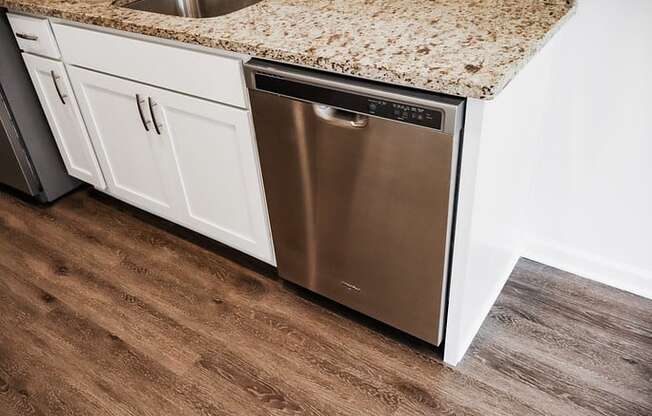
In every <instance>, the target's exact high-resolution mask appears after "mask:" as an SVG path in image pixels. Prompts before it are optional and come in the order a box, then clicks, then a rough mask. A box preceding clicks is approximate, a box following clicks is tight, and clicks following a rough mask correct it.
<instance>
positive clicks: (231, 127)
mask: <svg viewBox="0 0 652 416" xmlns="http://www.w3.org/2000/svg"><path fill="white" fill-rule="evenodd" d="M150 94H151V95H150V97H149V100H151V104H152V114H153V117H154V119H155V120H157V123H159V124H160V127H156V128H158V129H159V132H160V134H161V138H162V139H163V140H164V141H166V142H169V143H171V144H172V147H173V150H174V160H175V163H176V170H177V171H178V178H179V182H180V183H179V186H180V190H181V199H182V201H183V205H184V208H183V211H184V212H183V215H184V221H185V222H186V223H187V225H188V226H189V227H191V228H193V229H195V230H197V231H198V232H200V233H202V234H205V235H207V236H209V237H212V238H214V239H216V240H219V241H221V242H223V243H225V244H227V245H229V246H231V247H235V248H237V249H239V250H242V251H244V252H246V253H250V254H253V255H255V256H257V257H259V258H262V259H265V260H268V261H270V260H272V259H273V254H272V244H271V236H270V233H269V226H268V222H267V210H266V205H265V198H264V194H263V187H262V180H261V175H260V170H259V163H258V152H257V150H256V145H255V139H254V135H253V129H252V127H251V126H252V123H251V119H250V113H249V111H246V110H240V109H236V108H232V107H228V106H225V105H221V104H216V103H212V102H210V101H206V100H201V99H197V98H191V97H188V96H185V95H181V94H176V93H172V92H168V91H164V90H157V91H153V92H151V93H150Z"/></svg>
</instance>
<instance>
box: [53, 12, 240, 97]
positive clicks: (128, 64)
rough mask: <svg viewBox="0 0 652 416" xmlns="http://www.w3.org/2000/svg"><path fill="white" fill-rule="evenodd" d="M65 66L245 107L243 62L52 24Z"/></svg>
mask: <svg viewBox="0 0 652 416" xmlns="http://www.w3.org/2000/svg"><path fill="white" fill-rule="evenodd" d="M52 28H53V30H54V33H55V35H56V37H57V41H58V42H59V46H60V48H61V53H62V55H63V58H64V60H65V62H66V63H68V64H73V65H76V66H81V67H84V68H89V69H94V70H97V71H102V72H104V73H107V74H114V75H118V76H120V77H123V78H128V79H132V80H134V81H139V82H144V83H147V84H150V85H157V86H161V87H164V88H167V89H169V90H173V91H180V92H183V93H187V94H190V95H194V96H196V97H202V98H206V99H209V100H214V101H219V102H223V103H226V104H230V105H234V106H237V107H242V108H246V107H247V98H246V97H247V88H246V87H245V84H244V81H243V79H242V61H241V60H240V59H236V58H228V57H225V56H218V55H213V54H210V53H203V52H198V51H194V50H190V49H184V48H179V47H174V46H168V45H160V44H157V43H153V42H149V41H145V40H139V39H132V38H129V37H125V36H121V35H116V34H111V33H103V32H99V31H96V30H90V29H82V28H79V27H73V26H68V25H65V24H59V23H54V24H53V25H52Z"/></svg>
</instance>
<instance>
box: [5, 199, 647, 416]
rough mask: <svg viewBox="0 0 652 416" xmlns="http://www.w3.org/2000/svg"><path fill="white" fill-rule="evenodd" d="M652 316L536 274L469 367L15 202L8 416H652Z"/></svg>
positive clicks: (184, 249) (339, 314)
mask: <svg viewBox="0 0 652 416" xmlns="http://www.w3.org/2000/svg"><path fill="white" fill-rule="evenodd" d="M651 315H652V302H650V301H648V300H644V299H642V298H639V297H636V296H634V295H631V294H627V293H624V292H620V291H617V290H614V289H611V288H608V287H605V286H602V285H599V284H596V283H593V282H590V281H587V280H584V279H580V278H578V277H575V276H572V275H569V274H566V273H562V272H559V271H557V270H555V269H552V268H549V267H546V266H542V265H540V264H537V263H533V262H530V261H525V260H524V261H521V262H520V263H519V265H518V268H517V270H516V271H515V272H514V274H513V276H512V277H511V279H510V281H509V283H508V284H507V286H506V287H505V289H504V291H503V293H502V295H501V296H500V298H499V300H498V303H497V304H496V306H495V307H494V308H493V310H492V311H491V314H490V316H489V318H488V319H487V320H486V321H485V323H484V325H483V327H482V329H481V331H480V334H479V336H478V337H477V339H476V340H475V342H474V344H473V346H472V347H471V349H470V351H469V352H468V354H467V356H466V357H465V359H464V360H463V362H462V363H461V364H460V365H459V366H458V367H456V368H449V367H446V366H444V365H442V363H441V361H440V359H439V354H440V353H439V352H438V351H436V350H433V349H431V348H429V347H428V346H427V345H424V344H423V343H420V342H418V341H415V340H413V339H410V338H409V337H407V336H403V335H400V334H399V333H397V332H396V331H392V330H390V329H388V328H387V327H384V326H382V325H380V324H377V323H374V322H373V321H371V320H369V319H365V318H362V317H360V316H359V315H357V314H355V313H352V312H350V311H347V310H345V309H343V308H341V307H338V306H336V305H334V304H333V303H330V302H328V301H325V300H323V299H321V298H318V297H316V296H312V295H310V294H308V293H306V292H305V291H302V290H300V289H298V288H296V287H294V286H290V285H288V284H283V283H282V282H281V281H280V280H278V279H277V278H275V277H274V275H273V270H271V269H269V268H266V267H264V266H262V265H261V264H259V263H256V262H254V261H252V260H250V259H248V258H246V257H244V256H238V255H237V254H235V253H234V252H232V251H230V250H228V249H225V248H223V247H220V246H219V245H217V244H213V243H210V242H208V240H206V239H203V238H200V237H195V236H193V235H192V234H191V233H189V232H185V231H182V230H180V229H179V228H177V227H176V226H172V225H170V224H168V223H165V222H163V221H160V220H157V219H154V218H153V217H152V216H149V215H147V214H144V213H141V212H139V211H137V210H135V209H133V208H129V207H127V206H125V205H123V204H121V203H119V202H117V201H114V200H112V199H110V198H108V197H106V196H103V195H101V194H99V193H97V192H95V191H87V190H84V191H80V192H77V193H75V194H72V195H69V196H67V197H66V198H64V199H63V200H61V201H59V202H58V203H56V204H54V205H52V206H34V205H31V204H27V203H25V202H23V201H22V200H20V199H18V198H16V197H15V196H12V195H10V194H8V193H7V192H6V191H4V190H0V415H1V416H12V415H20V416H25V415H93V416H101V415H152V416H154V415H157V416H158V415H173V416H185V415H247V416H249V415H292V414H296V415H304V414H305V415H329V416H330V415H478V416H489V415H518V416H521V415H563V416H583V415H622V416H635V415H647V416H649V415H652V318H651Z"/></svg>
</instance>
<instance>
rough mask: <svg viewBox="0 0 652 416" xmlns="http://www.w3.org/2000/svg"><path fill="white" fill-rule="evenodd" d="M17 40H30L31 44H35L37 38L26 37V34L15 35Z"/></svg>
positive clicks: (32, 36)
mask: <svg viewBox="0 0 652 416" xmlns="http://www.w3.org/2000/svg"><path fill="white" fill-rule="evenodd" d="M16 37H17V38H21V39H25V40H31V41H32V42H36V41H37V40H38V36H36V35H28V34H26V33H18V32H17V33H16Z"/></svg>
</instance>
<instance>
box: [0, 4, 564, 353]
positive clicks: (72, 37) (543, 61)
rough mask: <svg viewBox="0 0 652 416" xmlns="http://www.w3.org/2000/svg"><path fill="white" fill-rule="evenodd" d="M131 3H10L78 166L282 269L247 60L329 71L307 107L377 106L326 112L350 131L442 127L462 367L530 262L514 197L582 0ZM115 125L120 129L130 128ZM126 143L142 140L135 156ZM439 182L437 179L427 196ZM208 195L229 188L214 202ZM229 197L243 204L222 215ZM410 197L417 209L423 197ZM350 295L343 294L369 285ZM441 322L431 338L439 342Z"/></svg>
mask: <svg viewBox="0 0 652 416" xmlns="http://www.w3.org/2000/svg"><path fill="white" fill-rule="evenodd" d="M130 4H131V3H130V2H129V1H127V0H124V1H119V2H116V4H114V3H112V2H110V1H106V0H77V1H69V0H45V1H42V0H41V1H35V0H0V7H5V8H7V9H8V11H9V13H10V20H11V23H12V26H13V27H14V29H16V28H17V27H22V28H23V29H24V31H26V33H25V34H24V35H25V36H32V35H30V34H29V33H27V32H29V31H30V30H32V31H37V32H38V31H41V32H39V33H40V36H41V37H36V38H33V40H30V39H29V38H22V39H21V38H20V36H18V35H19V33H18V32H17V31H16V30H15V33H16V36H18V38H19V39H18V41H19V44H20V45H21V48H23V51H24V59H25V62H26V63H27V65H28V68H29V69H30V75H31V76H32V79H33V81H34V83H35V85H37V90H38V92H39V97H40V98H41V102H42V103H48V102H50V101H49V98H48V94H49V93H51V94H54V92H55V90H54V89H52V91H50V92H48V90H47V88H50V87H43V85H45V83H49V82H50V81H49V80H48V79H46V77H47V76H48V74H56V79H55V81H54V84H53V85H54V86H56V92H57V93H58V94H59V97H60V98H61V97H62V94H67V95H65V100H64V98H61V101H62V102H63V104H69V106H68V107H67V108H65V109H63V110H62V109H58V108H54V107H51V108H49V109H48V108H47V105H46V104H44V106H45V107H46V108H45V111H46V115H48V117H49V121H50V122H51V125H59V124H60V123H59V120H61V119H65V120H68V121H67V123H68V124H66V126H68V128H69V129H71V131H68V132H66V131H59V132H58V133H56V132H55V136H56V138H57V140H58V142H57V143H58V144H59V146H60V149H63V150H62V155H63V157H64V161H65V162H66V167H67V168H68V172H69V173H70V174H71V175H73V176H75V177H77V178H79V179H81V180H83V181H85V182H87V183H90V184H92V185H93V186H95V187H96V188H97V189H99V190H102V191H103V192H106V193H107V194H109V195H112V196H113V197H116V198H118V199H120V200H122V201H126V202H127V203H129V204H131V205H134V206H136V207H138V208H141V209H143V210H145V211H148V212H151V213H154V214H155V215H157V216H160V217H163V218H166V219H168V220H170V221H172V222H175V223H177V224H180V225H182V226H184V227H186V228H189V229H192V230H195V231H197V232H199V233H201V234H204V235H206V236H209V237H210V238H213V239H215V240H217V241H220V242H222V243H224V244H226V245H227V246H230V247H234V248H236V249H238V250H240V251H243V252H245V253H247V254H249V255H251V256H254V257H256V258H258V259H260V260H262V261H264V262H267V263H269V264H271V265H274V266H275V265H276V257H275V252H274V249H275V248H276V249H278V248H279V244H278V241H277V240H276V238H277V235H276V233H277V230H275V229H274V227H273V225H274V224H272V227H271V229H270V225H269V219H268V214H267V205H268V203H266V201H265V193H266V192H267V199H268V201H271V200H274V198H273V197H272V198H271V199H270V195H269V193H270V192H277V190H276V189H274V188H273V187H270V186H269V184H270V183H271V182H272V181H271V180H269V178H268V179H266V180H265V185H266V186H265V187H263V183H262V176H261V168H260V166H259V155H258V153H257V151H258V147H261V144H260V137H262V136H263V134H264V133H265V132H263V131H262V130H261V129H262V128H263V125H262V124H260V122H259V121H258V120H257V119H256V114H255V113H256V109H255V108H254V109H253V112H254V117H253V121H254V122H256V124H255V131H257V136H258V140H259V144H258V146H256V143H255V140H254V125H253V124H252V115H251V111H250V106H251V105H252V102H253V100H252V99H251V98H250V96H249V94H248V92H247V87H246V85H245V83H244V82H245V81H244V80H245V74H244V72H243V64H244V63H246V62H247V61H249V60H250V59H252V58H255V61H252V62H254V65H256V64H255V62H258V63H259V64H260V65H263V66H262V67H260V68H261V69H260V71H261V73H263V75H265V74H269V73H271V72H273V71H272V69H273V67H274V65H278V64H282V65H283V64H284V65H293V66H292V67H289V68H291V69H289V70H290V71H295V72H297V73H301V71H303V70H315V71H321V72H315V73H320V74H322V75H320V76H323V78H321V81H319V83H318V84H319V87H314V86H313V87H310V88H312V89H311V91H313V93H312V95H311V97H312V99H315V100H319V99H320V97H326V96H328V94H326V93H324V92H323V91H321V90H319V89H318V88H321V87H323V86H324V85H330V86H333V85H336V84H337V82H338V81H336V80H330V78H329V77H333V76H335V77H337V76H341V77H342V79H343V80H347V79H348V80H349V82H350V84H351V85H357V87H356V88H357V90H356V91H358V92H360V91H366V92H367V93H368V94H371V95H369V97H370V98H369V99H370V100H371V99H374V100H376V101H373V106H372V105H371V104H370V105H369V107H365V108H364V109H361V108H360V107H355V106H354V105H353V104H350V103H349V104H341V103H342V102H343V101H340V104H338V105H337V106H334V107H333V108H335V110H333V109H332V108H331V110H332V113H329V114H325V113H324V114H322V116H323V117H324V118H326V119H328V118H329V117H331V119H332V118H333V115H338V116H339V117H340V119H339V123H340V125H342V123H345V124H347V123H348V124H347V125H348V127H351V126H353V127H360V126H362V124H360V123H362V121H361V120H362V119H363V118H364V119H365V120H367V119H368V118H369V117H368V116H377V115H379V117H380V118H382V117H385V118H387V119H392V120H393V121H395V122H397V123H400V124H401V125H407V123H412V124H419V123H421V124H420V125H421V126H426V125H427V126H428V127H430V128H433V129H435V130H441V131H442V132H444V131H445V130H446V128H450V129H451V130H450V131H448V133H449V136H445V137H444V138H442V140H444V142H445V143H448V145H446V146H443V147H440V148H438V149H440V150H441V151H443V152H447V153H448V155H449V158H448V159H446V160H445V161H442V162H441V163H443V165H442V166H444V167H445V168H444V169H443V172H444V173H442V175H444V176H446V175H450V178H451V180H450V181H446V182H445V183H444V186H445V187H446V189H445V190H444V191H443V193H442V195H445V206H444V207H442V209H441V210H440V212H441V215H442V216H443V217H442V222H441V224H440V225H438V226H437V227H438V229H439V230H440V232H442V233H443V234H442V235H444V236H445V239H444V240H445V241H444V240H442V241H444V245H442V246H441V250H440V252H439V251H438V252H437V254H438V255H440V256H442V258H443V259H445V260H443V261H440V262H438V263H437V264H436V265H435V266H436V267H438V268H439V269H438V270H440V272H441V273H443V275H444V277H443V280H442V281H443V285H440V286H439V287H438V292H437V293H439V296H440V297H441V310H440V311H438V312H437V315H436V316H437V317H439V318H440V319H441V322H442V323H443V322H445V328H446V331H445V342H444V347H443V348H444V349H443V351H444V353H443V355H444V357H443V358H444V361H445V362H446V363H448V364H450V365H456V364H457V363H458V362H459V361H460V360H461V359H462V357H463V356H464V353H465V351H466V350H467V348H468V347H469V345H470V343H471V341H472V340H473V338H474V336H475V334H476V333H477V331H478V329H479V327H480V325H481V324H482V322H483V320H484V318H485V317H486V315H487V314H488V312H489V310H490V308H491V306H492V305H493V304H494V301H495V299H496V297H497V296H498V294H499V293H500V291H501V289H502V287H503V285H504V283H505V281H506V280H507V278H508V277H509V275H510V273H511V272H512V270H513V268H514V266H515V264H516V262H517V260H518V258H519V257H520V255H521V254H522V251H523V236H522V229H521V221H522V218H523V216H524V213H523V212H522V207H520V204H519V201H521V200H523V199H524V198H526V196H527V192H528V189H529V182H530V171H531V164H532V160H533V158H534V154H533V149H534V146H535V145H536V143H538V140H539V139H540V138H539V136H538V132H537V126H539V125H540V124H541V123H542V122H543V120H542V108H540V105H541V103H540V100H539V97H540V94H541V93H542V91H544V90H545V88H546V76H547V73H548V71H549V68H550V65H551V59H552V57H551V55H552V53H553V52H551V50H552V49H553V48H554V47H555V39H554V34H555V33H556V32H557V31H558V29H559V28H560V27H561V26H562V25H563V24H564V22H566V20H567V19H568V18H570V16H571V15H572V14H573V12H574V9H575V2H574V1H569V0H553V1H547V2H538V1H520V0H508V1H502V2H496V3H491V4H488V2H484V1H454V0H442V1H431V2H423V1H417V0H402V1H381V0H374V1H367V0H352V1H344V0H336V1H327V0H315V1H296V0H294V1H293V0H263V1H260V2H258V3H255V4H253V5H250V6H248V7H245V8H243V9H241V10H238V11H235V12H233V13H229V14H226V15H224V16H219V17H211V18H201V19H197V18H185V17H179V16H170V15H165V14H158V13H150V12H145V11H141V10H134V9H131V8H127V7H124V6H129V5H130ZM21 25H24V26H21ZM21 30H22V29H21ZM21 33H22V32H21ZM30 33H31V32H30ZM35 33H36V32H35ZM34 36H36V35H34ZM44 38H47V39H49V40H51V42H52V45H54V46H50V47H47V45H46V48H45V49H38V48H37V47H36V46H35V45H34V43H35V42H40V41H43V40H44ZM34 39H40V40H39V41H37V40H34ZM57 45H58V46H57ZM41 46H42V45H41ZM30 48H32V49H30ZM261 62H262V64H261ZM264 62H267V63H266V64H265V63H264ZM265 65H267V66H265ZM52 76H53V77H54V76H55V75H52ZM301 76H303V77H304V78H305V77H307V76H309V75H301ZM347 77H348V78H347ZM252 79H253V78H251V79H249V81H248V82H254V81H251V80H252ZM329 80H330V81H329ZM304 81H305V79H304ZM39 85H40V86H41V87H38V86H39ZM48 85H49V84H48ZM301 85H304V84H301ZM159 87H160V88H159ZM257 87H258V86H257ZM39 88H40V89H39ZM52 88H53V87H52ZM250 88H253V87H252V86H251V85H250ZM288 88H289V87H288ZM338 88H339V89H338ZM338 88H336V89H337V90H338V91H340V92H341V91H342V88H341V87H338ZM374 88H378V89H379V90H383V91H384V93H383V94H385V95H382V94H381V96H382V97H384V98H383V100H384V99H386V100H388V102H389V104H387V102H386V101H383V100H381V101H378V100H377V98H378V96H377V95H374V94H375V93H374V92H373V91H374ZM50 89H51V88H50ZM62 91H63V92H62ZM269 91H273V90H269ZM275 91H276V94H282V95H286V96H287V95H291V94H292V93H290V92H289V91H290V90H289V89H282V90H281V89H280V90H275ZM279 91H282V92H279ZM109 92H110V94H109ZM302 94H303V93H302ZM324 94H326V95H324ZM402 94H404V95H402ZM299 96H300V97H303V98H302V99H304V100H305V99H306V98H305V97H306V96H305V95H298V96H297V97H299ZM252 97H253V95H252ZM374 97H375V98H374ZM387 97H390V98H387ZM392 97H394V98H393V99H394V101H391V100H392ZM342 99H343V100H345V101H346V100H350V97H349V96H346V97H343V98H342ZM410 100H416V101H410ZM429 100H430V101H429ZM369 102H372V101H369ZM406 102H407V103H408V104H409V102H418V103H421V104H420V105H416V107H414V105H413V106H412V107H410V106H409V105H407V104H406ZM427 102H431V103H434V104H432V105H434V107H433V108H432V109H431V108H429V104H427ZM424 103H425V104H424ZM322 104H328V103H325V102H322ZM347 105H350V106H352V107H350V108H349V107H347ZM356 105H357V104H356ZM365 105H367V104H365ZM379 105H389V106H393V107H391V108H393V109H394V113H391V111H389V110H388V112H386V113H382V114H381V113H379V112H377V111H378V110H377V107H378V106H379ZM136 108H137V109H138V112H134V111H133V110H134V109H136ZM388 108H389V107H388ZM399 109H400V112H399V111H398V110H399ZM344 110H352V111H353V112H352V113H350V114H349V112H347V111H344ZM62 111H63V112H62ZM315 111H319V108H316V110H315ZM337 111H340V113H337ZM404 111H405V112H404ZM455 111H457V113H456V112H455ZM356 113H357V114H358V115H355V114H356ZM440 113H441V114H444V115H443V116H442V115H440ZM360 114H362V116H360ZM136 115H137V116H138V117H136ZM424 115H425V117H426V119H427V121H423V119H422V118H421V117H422V116H424ZM261 117H262V116H261ZM347 117H348V118H347ZM410 117H412V119H410ZM442 117H443V118H442ZM373 118H374V117H372V119H373ZM113 120H121V121H120V123H119V124H120V126H121V128H122V130H117V128H116V127H115V125H114V123H113ZM132 121H133V123H132ZM331 121H332V120H331ZM356 123H359V124H360V125H359V126H357V125H356ZM427 123H430V124H427ZM225 126H226V127H225ZM365 126H366V124H365ZM212 132H220V134H224V136H225V137H226V139H225V141H223V142H220V143H216V142H215V141H213V140H212ZM123 137H132V138H136V137H138V140H132V141H131V142H130V143H131V144H130V147H129V148H128V149H127V148H126V147H125V145H124V143H121V139H122V138H123ZM160 137H163V138H165V140H163V141H161V140H159V139H160ZM411 137H413V136H411ZM190 139H192V140H190ZM444 142H442V143H444ZM65 149H67V150H65ZM73 149H76V150H73ZM397 149H398V148H397ZM424 149H426V148H425V147H424ZM431 150H432V149H431ZM150 152H153V153H152V154H151V155H150V156H147V157H146V158H142V159H139V157H138V155H144V154H148V153H150ZM96 156H97V159H96ZM383 157H384V156H383ZM75 158H77V159H75ZM433 163H434V162H433ZM437 163H440V162H437ZM263 168H265V166H263ZM433 169H434V166H433ZM263 170H264V169H263ZM136 171H138V172H139V174H138V175H134V172H136ZM172 171H175V172H177V171H178V175H177V174H176V173H175V174H173V173H172ZM263 173H265V172H263ZM446 177H448V176H446ZM224 178H229V180H225V179H224ZM213 181H215V184H214V183H213ZM367 183H373V181H371V180H369V181H368V182H367ZM435 183H436V178H435V179H433V180H432V181H431V182H428V186H430V184H435ZM213 186H217V187H218V188H219V192H218V191H217V190H216V191H215V194H213V193H211V192H207V190H210V189H214V188H213ZM406 186H407V185H406ZM424 186H425V185H424ZM432 186H435V185H432ZM437 186H439V185H437ZM424 189H426V188H424ZM427 189H430V188H427ZM222 195H228V196H229V198H231V199H232V201H235V202H233V203H232V204H230V205H229V204H226V205H225V204H224V203H223V200H222V199H221V196H222ZM387 195H388V197H391V195H392V192H388V193H387ZM449 195H450V199H448V196H449ZM404 196H405V195H404ZM372 198H373V197H372ZM410 198H414V200H415V201H416V200H419V197H418V195H417V194H416V193H415V194H410ZM307 200H310V198H308V199H307ZM442 200H444V199H442ZM376 202H378V201H376ZM303 203H304V205H305V204H306V202H305V201H304V202H303ZM216 207H218V208H216ZM414 212H421V211H418V210H415V211H413V213H414ZM272 214H274V213H273V212H272ZM408 215H409V214H408ZM279 221H280V220H279ZM272 223H274V218H272ZM447 224H448V227H449V230H448V231H447V230H446V227H447ZM279 227H280V226H279ZM353 227H355V225H353ZM416 228H418V227H416V226H415V229H416ZM279 229H280V228H279ZM305 232H306V233H310V232H311V231H310V230H308V231H305ZM272 237H274V243H275V244H272ZM444 246H445V247H444ZM276 254H277V255H278V254H279V253H276ZM367 254H369V253H366V254H365V255H367ZM372 254H373V253H372ZM405 255H406V256H409V253H407V252H406V253H405ZM415 261H416V262H418V261H419V259H416V260H415ZM312 267H316V266H314V265H313V266H312ZM401 267H403V266H401ZM404 269H406V268H405V267H404ZM363 272H364V271H363ZM306 273H309V272H306ZM345 283H346V285H345V286H347V285H348V286H347V289H348V290H350V291H354V292H355V291H357V292H360V291H361V290H362V291H363V290H364V288H362V289H361V288H360V287H358V286H357V283H356V284H354V283H350V282H345V281H343V283H342V284H345ZM308 287H310V285H308ZM392 293H394V292H392ZM413 294H415V296H416V291H415V292H413ZM331 297H335V298H337V297H336V296H331ZM368 302H372V301H368ZM408 302H409V299H408ZM342 303H344V304H347V302H346V301H343V300H342ZM352 304H355V302H353V303H352ZM355 309H358V310H362V311H365V310H366V309H365V307H364V306H358V307H355ZM369 310H374V309H373V308H371V309H369ZM431 312H432V311H431ZM432 313H435V312H432ZM440 313H441V316H440V315H439V314H440ZM369 314H370V315H372V316H375V315H374V314H373V313H369ZM382 315H383V314H379V316H382ZM411 319H412V318H411ZM387 321H389V322H390V323H392V322H393V321H392V320H391V319H389V318H388V320H387ZM398 321H399V320H397V322H398ZM429 325H430V324H429ZM395 326H398V327H399V328H401V326H400V325H395ZM429 328H430V327H429ZM443 328H444V324H442V326H441V328H440V331H441V333H440V337H434V338H432V339H438V341H437V342H433V343H435V344H439V343H440V341H441V339H442V338H443V337H444V333H443ZM433 330H434V326H433ZM421 338H423V339H430V338H428V337H421Z"/></svg>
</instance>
